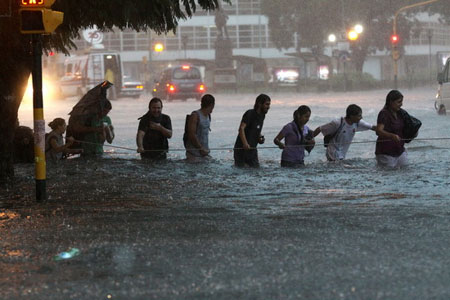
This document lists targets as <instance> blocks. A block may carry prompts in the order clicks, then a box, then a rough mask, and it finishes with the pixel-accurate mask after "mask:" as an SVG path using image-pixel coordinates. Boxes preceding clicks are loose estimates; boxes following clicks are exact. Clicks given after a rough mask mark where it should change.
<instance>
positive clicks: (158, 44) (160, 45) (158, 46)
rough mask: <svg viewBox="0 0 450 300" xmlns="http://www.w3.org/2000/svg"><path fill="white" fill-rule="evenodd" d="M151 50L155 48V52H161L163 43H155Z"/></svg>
mask: <svg viewBox="0 0 450 300" xmlns="http://www.w3.org/2000/svg"><path fill="white" fill-rule="evenodd" d="M153 50H155V52H162V51H164V45H163V44H162V43H156V44H155V46H153Z"/></svg>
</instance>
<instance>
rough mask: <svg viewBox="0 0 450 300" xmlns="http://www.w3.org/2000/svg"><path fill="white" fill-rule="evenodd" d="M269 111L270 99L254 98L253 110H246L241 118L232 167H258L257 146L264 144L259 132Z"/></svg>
mask: <svg viewBox="0 0 450 300" xmlns="http://www.w3.org/2000/svg"><path fill="white" fill-rule="evenodd" d="M269 109H270V97H269V96H267V95H265V94H260V95H259V96H258V97H256V101H255V105H254V107H253V109H249V110H247V111H246V112H245V113H244V115H243V116H242V120H241V124H240V125H239V131H238V136H237V138H236V142H235V144H234V165H235V166H237V167H244V166H246V165H247V166H249V167H252V168H258V167H259V160H258V150H257V149H256V146H257V145H258V144H264V141H265V139H264V136H263V135H261V130H262V128H263V125H264V118H265V117H266V114H267V112H268V111H269Z"/></svg>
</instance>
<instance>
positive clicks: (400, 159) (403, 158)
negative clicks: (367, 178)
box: [376, 151, 408, 168]
mask: <svg viewBox="0 0 450 300" xmlns="http://www.w3.org/2000/svg"><path fill="white" fill-rule="evenodd" d="M376 158H377V163H378V164H379V165H380V166H384V167H389V168H401V167H404V166H407V165H408V153H407V152H406V151H404V152H403V153H402V154H400V156H391V155H386V154H377V155H376Z"/></svg>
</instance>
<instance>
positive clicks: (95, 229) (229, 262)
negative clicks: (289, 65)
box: [0, 87, 450, 299]
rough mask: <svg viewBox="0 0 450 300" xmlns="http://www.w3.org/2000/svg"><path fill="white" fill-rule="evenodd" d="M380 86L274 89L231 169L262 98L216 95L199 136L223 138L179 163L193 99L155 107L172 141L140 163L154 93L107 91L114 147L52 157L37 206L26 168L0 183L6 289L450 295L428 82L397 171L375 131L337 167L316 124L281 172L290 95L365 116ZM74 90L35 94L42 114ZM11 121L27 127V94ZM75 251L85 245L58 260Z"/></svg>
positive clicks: (60, 109) (61, 105) (442, 180)
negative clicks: (239, 163)
mask: <svg viewBox="0 0 450 300" xmlns="http://www.w3.org/2000/svg"><path fill="white" fill-rule="evenodd" d="M387 92H388V90H376V91H365V92H351V93H323V94H296V93H270V92H268V94H269V96H271V98H272V104H271V109H270V111H269V113H268V114H267V116H266V119H265V123H264V128H263V134H264V136H265V138H266V143H265V144H264V145H261V149H260V150H259V159H260V163H261V168H260V169H257V170H253V169H238V168H235V167H234V166H233V153H232V151H231V148H232V147H233V145H234V141H235V139H236V135H237V129H238V126H239V122H240V120H241V117H242V115H243V113H244V112H245V111H246V110H247V109H250V108H251V107H253V104H254V100H255V97H256V96H257V95H256V94H217V95H215V97H216V106H215V109H214V112H213V114H212V125H211V129H212V131H211V132H210V142H209V144H210V147H211V148H213V149H217V148H220V150H213V151H212V152H211V156H212V157H213V158H214V160H213V161H212V162H210V163H208V164H188V163H186V162H185V161H184V158H185V153H184V151H183V146H182V145H183V142H182V135H183V130H184V122H185V115H186V114H187V113H190V112H191V111H193V110H196V109H198V108H199V106H200V103H199V102H196V101H194V100H192V99H191V100H189V101H187V102H181V101H174V102H165V103H164V107H163V113H165V114H168V115H169V116H170V117H171V119H172V127H173V137H172V139H171V140H169V147H170V149H171V151H170V152H169V154H168V158H169V159H168V161H167V162H164V163H160V164H149V163H145V162H142V161H141V160H140V157H139V155H138V154H137V153H136V150H135V149H136V144H135V137H136V131H137V125H138V121H137V118H138V117H140V116H142V115H143V114H145V112H146V111H147V106H148V101H149V97H141V98H140V99H138V100H136V99H131V98H124V99H120V100H117V101H113V102H112V105H113V109H112V111H111V113H110V116H111V119H112V123H113V125H114V126H115V131H116V139H115V140H114V142H113V145H114V146H119V147H122V148H108V147H105V150H107V151H108V153H107V154H106V155H105V157H104V158H103V159H100V160H96V161H85V160H81V159H77V158H75V159H69V160H67V161H64V162H63V163H61V164H59V165H57V166H51V165H49V166H48V167H47V169H48V171H47V172H48V180H47V192H48V196H49V199H48V201H47V202H45V203H43V204H37V203H35V202H34V178H33V175H34V174H33V166H30V165H17V168H16V177H17V178H16V183H15V186H14V187H13V188H9V189H7V190H2V191H1V196H0V269H1V270H3V272H1V275H0V287H1V289H0V299H28V298H30V299H31V298H33V299H169V298H171V299H175V298H177V299H211V298H216V299H448V298H449V296H450V288H449V287H448V281H449V280H450V273H449V271H448V266H449V264H450V255H449V253H448V249H449V247H450V236H449V230H450V218H449V216H450V205H449V199H450V197H449V195H450V193H449V189H448V185H449V183H450V179H449V176H448V175H449V173H450V172H449V168H448V165H449V164H450V153H449V149H450V147H449V143H450V131H449V130H448V124H449V122H450V119H449V118H448V116H438V115H437V114H436V112H435V109H434V106H433V105H434V96H435V93H436V90H435V88H434V87H430V88H420V89H414V90H402V93H403V94H404V96H405V98H404V105H403V108H404V109H406V110H407V111H408V112H409V113H410V114H411V115H413V116H415V117H417V118H418V119H420V120H421V121H422V123H423V125H422V128H421V130H420V134H419V136H418V140H417V141H413V142H411V143H410V144H408V145H407V151H408V155H409V161H410V165H409V166H408V167H407V168H404V169H398V170H387V169H381V168H379V167H377V165H376V161H375V154H374V152H375V143H374V141H375V140H376V135H375V133H374V132H372V131H365V132H361V133H357V134H356V135H355V139H354V142H356V143H355V144H353V145H352V146H351V147H350V150H349V152H348V155H347V160H346V161H345V162H343V163H327V162H326V158H325V148H324V147H323V146H322V145H321V144H322V142H323V139H322V135H319V136H318V137H317V138H316V143H318V145H316V147H315V148H314V150H313V151H312V153H311V154H310V155H309V156H307V157H306V158H305V164H306V166H305V167H304V168H301V169H285V168H280V157H281V150H279V149H278V148H276V147H275V145H274V144H273V142H272V140H273V138H274V137H275V136H276V135H277V133H278V132H279V131H280V130H281V128H282V127H283V126H284V125H285V124H286V123H288V122H290V121H291V120H292V113H293V111H294V110H295V109H297V107H298V106H299V105H308V106H309V107H310V108H311V110H312V114H311V119H310V121H309V123H308V126H309V127H310V128H312V129H315V128H316V127H317V126H319V125H322V124H324V123H327V122H329V121H330V120H331V119H333V118H337V117H340V116H343V115H345V109H346V107H347V106H348V105H349V104H352V103H355V104H357V105H359V106H361V107H362V109H363V119H364V120H365V121H367V122H369V123H373V124H375V123H376V118H377V115H378V112H379V111H380V110H381V108H382V107H383V105H384V102H385V96H386V94H387ZM76 101H77V99H66V100H59V101H52V102H48V103H44V109H45V119H46V123H48V122H50V121H51V120H53V118H55V117H63V118H66V119H68V118H67V117H68V116H67V113H68V112H69V111H70V110H71V108H72V106H73V105H74V104H75V103H76ZM19 120H20V122H21V125H26V126H31V125H32V107H31V103H30V102H24V103H23V104H22V106H21V108H20V110H19ZM434 138H440V139H437V140H436V139H434ZM427 139H428V140H427ZM429 139H433V140H429ZM123 148H130V149H133V150H127V149H123ZM71 247H76V248H78V249H80V255H79V256H76V257H74V258H72V259H69V260H67V261H54V260H53V256H54V255H56V254H57V253H59V252H61V251H65V250H67V249H69V248H71Z"/></svg>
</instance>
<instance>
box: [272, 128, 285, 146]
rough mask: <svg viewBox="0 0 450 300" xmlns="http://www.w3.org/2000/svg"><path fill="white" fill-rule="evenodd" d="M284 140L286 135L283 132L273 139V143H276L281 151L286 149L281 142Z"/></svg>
mask: <svg viewBox="0 0 450 300" xmlns="http://www.w3.org/2000/svg"><path fill="white" fill-rule="evenodd" d="M282 139H284V134H283V132H281V131H280V133H278V135H277V136H276V137H275V138H274V139H273V142H274V143H275V145H277V146H278V147H279V148H280V149H284V148H285V145H284V143H283V142H281V140H282Z"/></svg>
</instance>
